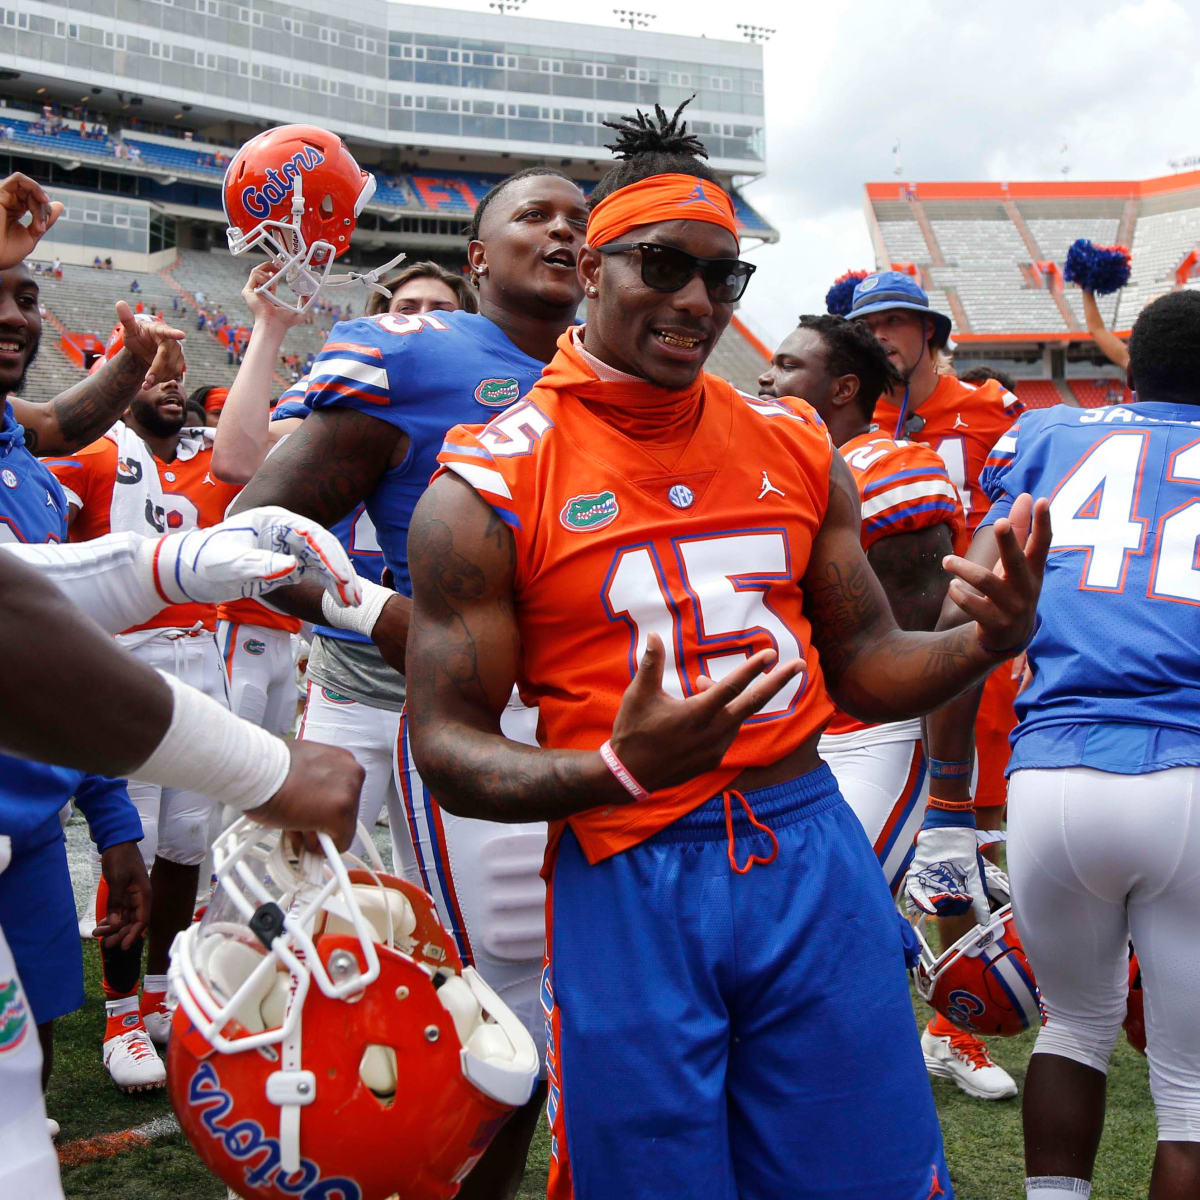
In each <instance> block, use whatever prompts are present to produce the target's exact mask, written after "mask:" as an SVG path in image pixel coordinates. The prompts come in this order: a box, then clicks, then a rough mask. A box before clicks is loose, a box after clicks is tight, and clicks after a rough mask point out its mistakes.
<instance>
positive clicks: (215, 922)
mask: <svg viewBox="0 0 1200 1200" xmlns="http://www.w3.org/2000/svg"><path fill="white" fill-rule="evenodd" d="M366 840H367V841H368V844H369V839H366ZM321 845H322V848H323V851H324V853H323V854H320V855H317V854H312V853H309V852H308V851H300V852H298V853H297V852H293V851H292V850H290V849H289V842H288V839H287V837H286V835H280V834H279V833H278V832H277V831H272V830H267V829H264V828H262V827H261V826H258V825H257V824H255V823H254V822H252V821H250V820H249V819H247V818H242V819H241V820H239V821H237V822H235V823H234V824H233V825H232V826H230V828H229V829H228V830H227V831H226V832H225V833H224V834H222V835H221V837H220V838H219V839H218V840H217V843H216V845H215V846H214V856H215V861H216V873H217V887H216V891H215V893H214V896H213V900H212V902H211V903H210V904H209V906H208V909H207V911H206V912H205V915H204V918H203V919H202V920H201V921H200V922H199V923H198V924H195V925H192V926H191V927H190V928H189V929H188V930H186V931H185V932H184V933H181V934H180V935H179V936H178V937H177V938H176V941H175V945H174V946H173V947H172V950H171V984H172V987H173V990H174V991H175V993H176V994H177V996H178V998H179V1007H178V1008H177V1010H176V1013H175V1017H174V1022H173V1025H172V1030H171V1041H170V1048H169V1051H168V1056H167V1086H168V1088H169V1090H170V1094H171V1102H172V1104H173V1105H174V1107H175V1112H176V1114H177V1115H178V1117H179V1123H180V1125H181V1126H182V1128H183V1131H184V1133H185V1134H186V1135H187V1137H188V1140H189V1141H190V1142H191V1144H192V1146H193V1148H194V1149H195V1150H196V1152H197V1154H199V1156H200V1158H201V1159H202V1160H203V1161H204V1163H205V1164H206V1165H207V1166H208V1167H209V1169H210V1170H211V1171H213V1173H214V1174H216V1175H217V1176H219V1177H220V1178H221V1179H222V1180H224V1182H225V1183H226V1184H227V1185H228V1186H229V1187H230V1188H232V1189H233V1191H235V1192H236V1193H237V1194H238V1195H239V1196H242V1197H245V1198H246V1200H252V1198H253V1200H267V1198H270V1200H283V1197H303V1198H305V1200H385V1198H386V1197H390V1196H395V1195H399V1197H400V1198H401V1200H442V1198H445V1197H451V1196H453V1195H454V1194H455V1193H456V1192H457V1191H458V1186H459V1183H460V1182H461V1180H462V1179H463V1178H464V1177H465V1175H466V1174H467V1172H468V1171H469V1170H470V1169H471V1167H472V1166H473V1165H474V1163H475V1162H476V1161H477V1159H478V1158H479V1156H480V1155H481V1154H482V1153H483V1151H484V1150H485V1149H486V1148H487V1145H488V1143H489V1141H490V1140H491V1138H492V1136H493V1135H494V1134H495V1133H496V1131H497V1130H498V1129H499V1128H500V1127H501V1126H502V1125H503V1124H504V1122H505V1120H506V1119H507V1118H508V1116H509V1115H510V1114H511V1112H512V1111H513V1110H514V1109H515V1108H517V1107H519V1106H520V1105H522V1104H524V1103H525V1102H526V1101H527V1100H528V1099H529V1097H530V1096H531V1095H532V1093H533V1088H534V1086H535V1084H536V1081H537V1077H538V1069H539V1064H538V1054H537V1049H536V1047H535V1046H534V1043H533V1040H532V1038H530V1036H529V1034H528V1033H527V1032H526V1031H525V1029H524V1027H523V1026H522V1025H521V1023H520V1021H518V1020H517V1018H516V1017H515V1016H514V1015H513V1013H512V1012H511V1011H510V1010H509V1009H508V1007H507V1006H506V1005H505V1004H504V1002H503V1001H502V1000H501V999H500V998H499V997H498V996H497V995H496V994H495V993H494V992H493V991H492V989H491V988H489V987H488V986H487V984H486V983H484V982H483V980H482V979H481V978H480V977H479V975H478V974H477V973H476V972H475V971H474V969H473V968H471V967H464V966H463V965H462V961H461V959H460V958H459V956H458V953H457V951H456V950H455V948H454V943H453V940H452V939H451V937H450V936H449V934H447V932H446V931H445V929H443V928H442V925H441V923H440V922H439V921H438V918H437V915H436V913H435V911H434V907H433V901H432V900H431V899H430V897H429V896H427V895H426V894H425V893H424V892H423V891H421V889H420V888H418V887H416V886H415V885H413V884H411V883H408V882H407V881H405V880H403V879H398V878H396V877H394V876H391V875H387V874H384V873H383V872H382V870H381V869H378V868H374V867H366V868H361V867H360V868H358V869H355V868H352V867H351V868H348V867H347V865H346V863H345V862H344V861H343V859H342V857H341V856H340V855H339V854H338V853H337V852H336V850H335V849H334V847H333V844H332V842H330V841H329V840H328V838H326V837H324V836H322V837H321Z"/></svg>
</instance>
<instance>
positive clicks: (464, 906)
mask: <svg viewBox="0 0 1200 1200" xmlns="http://www.w3.org/2000/svg"><path fill="white" fill-rule="evenodd" d="M500 725H501V729H502V730H503V731H504V735H505V736H506V737H508V738H510V739H511V740H513V741H515V742H524V743H525V744H526V745H530V746H536V745H537V737H536V734H537V709H533V708H526V707H525V705H523V704H522V703H521V702H520V700H519V699H518V697H517V694H516V692H515V691H514V692H513V696H512V699H510V700H509V703H508V707H507V708H506V709H505V711H504V715H503V717H502V718H501V723H500ZM397 774H398V777H399V790H400V795H401V798H402V800H403V802H404V809H405V814H406V823H405V825H404V826H403V828H406V829H408V831H409V833H410V834H411V836H412V841H413V849H414V850H415V852H416V859H417V866H418V869H419V870H420V883H421V886H422V887H423V888H424V889H425V890H426V891H427V892H428V893H429V894H430V895H431V896H432V897H433V899H434V902H435V903H436V904H437V910H438V916H439V917H440V918H441V920H442V923H443V924H444V925H445V926H446V928H447V929H448V930H449V931H450V933H451V935H452V936H453V937H454V939H455V943H456V945H457V946H458V952H459V954H460V955H462V957H463V959H464V961H466V962H469V963H473V964H474V966H475V969H476V970H477V971H478V972H479V973H480V974H481V975H482V976H483V978H484V979H485V980H486V981H487V983H488V984H490V985H491V987H493V988H494V989H495V990H496V991H497V992H498V993H499V995H500V996H501V998H502V999H503V1000H504V1002H505V1003H506V1004H507V1005H508V1006H509V1008H511V1009H512V1010H513V1012H514V1013H516V1015H517V1017H518V1019H519V1020H520V1021H521V1023H522V1024H523V1025H524V1026H525V1028H526V1029H528V1030H529V1033H530V1036H531V1037H532V1038H533V1040H534V1043H535V1044H536V1045H537V1048H538V1053H539V1055H540V1056H541V1059H542V1064H543V1068H544V1066H545V1061H546V1016H545V1014H544V1013H543V1012H542V1005H541V978H542V965H543V957H544V954H545V949H546V884H545V881H544V880H543V879H542V876H541V870H542V860H543V858H544V857H545V853H546V823H545V821H529V822H524V823H520V824H508V823H503V822H497V821H477V820H473V819H471V818H469V817H456V816H454V815H453V814H452V813H448V812H446V811H445V810H444V809H442V808H441V807H439V806H438V805H437V804H436V803H435V802H434V799H433V797H432V796H431V795H430V794H429V791H428V789H427V788H426V787H425V785H424V783H423V782H422V781H421V776H420V775H419V774H418V772H417V768H416V765H415V764H414V763H413V760H412V753H411V751H410V748H409V745H408V736H407V722H402V723H401V726H400V740H399V743H398V745H397ZM397 833H398V828H397V823H396V822H395V821H393V822H392V837H393V840H395V838H396V836H397Z"/></svg>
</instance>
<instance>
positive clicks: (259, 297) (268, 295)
mask: <svg viewBox="0 0 1200 1200" xmlns="http://www.w3.org/2000/svg"><path fill="white" fill-rule="evenodd" d="M278 274H279V267H278V266H277V265H276V264H275V263H272V262H265V263H259V264H258V266H256V267H255V268H254V269H253V270H252V271H251V272H250V277H249V278H248V279H247V280H246V285H245V287H243V288H242V300H243V301H244V302H245V305H246V307H247V308H248V309H249V310H250V315H251V316H252V317H253V318H254V325H255V328H257V327H258V326H260V325H264V326H266V327H267V328H269V329H272V330H276V331H278V332H279V333H285V332H286V331H287V330H289V329H291V328H292V326H293V325H299V324H300V323H301V321H304V320H306V319H307V317H308V314H307V313H302V312H297V311H296V310H295V309H293V308H285V307H284V306H283V305H282V304H277V303H276V302H275V299H274V297H273V296H272V292H273V291H274V287H273V286H272V284H273V282H274V280H275V278H276V276H277V275H278ZM279 282H282V280H280V281H279Z"/></svg>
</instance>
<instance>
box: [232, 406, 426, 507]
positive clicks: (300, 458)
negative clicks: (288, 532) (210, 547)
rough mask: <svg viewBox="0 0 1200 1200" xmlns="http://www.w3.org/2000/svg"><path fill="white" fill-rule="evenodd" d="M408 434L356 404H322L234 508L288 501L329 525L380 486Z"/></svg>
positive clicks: (251, 482) (264, 465)
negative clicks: (324, 406)
mask: <svg viewBox="0 0 1200 1200" xmlns="http://www.w3.org/2000/svg"><path fill="white" fill-rule="evenodd" d="M407 445H408V438H407V435H405V434H403V433H402V432H401V431H400V430H398V429H397V428H396V427H395V426H394V425H390V424H388V423H387V422H386V421H380V420H379V419H377V418H376V417H370V416H366V415H365V414H363V413H360V412H358V411H356V410H355V409H350V408H338V409H332V410H324V409H323V410H319V411H317V412H315V413H313V414H312V416H310V417H309V418H308V419H307V420H306V421H305V422H304V424H303V425H302V426H301V427H300V428H299V429H298V430H297V431H296V432H295V433H294V434H292V436H291V437H289V438H288V439H287V440H286V441H285V442H284V443H283V444H282V445H281V446H280V447H279V449H277V450H276V451H275V452H274V453H273V454H272V455H271V457H270V458H268V459H267V461H266V462H265V463H263V465H262V466H261V467H259V469H258V471H257V472H256V473H255V476H254V478H253V479H251V480H250V482H249V483H248V484H246V486H245V487H244V488H243V489H242V491H241V494H240V495H239V496H238V498H237V500H236V501H234V504H233V508H232V510H231V511H232V512H243V511H244V510H245V509H247V508H254V507H255V506H256V505H260V504H282V505H283V506H284V508H289V509H291V510H292V511H293V512H297V513H299V514H300V515H301V516H304V517H312V518H313V519H314V520H317V521H320V522H321V523H322V524H323V525H326V526H329V525H332V524H333V523H334V522H336V521H338V520H340V519H341V518H342V517H344V516H345V515H346V514H347V513H348V512H349V511H350V510H351V509H352V508H353V507H354V506H355V505H356V504H358V503H360V502H361V501H363V500H365V499H366V498H367V496H369V495H370V494H371V492H372V491H373V490H374V488H375V485H376V483H378V481H379V478H380V476H381V475H383V473H384V472H385V471H386V470H387V469H388V464H389V462H390V460H391V458H392V455H393V452H394V450H395V449H396V448H397V447H398V446H399V447H400V448H401V449H405V450H406V449H407Z"/></svg>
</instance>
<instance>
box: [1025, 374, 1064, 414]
mask: <svg viewBox="0 0 1200 1200" xmlns="http://www.w3.org/2000/svg"><path fill="white" fill-rule="evenodd" d="M1017 398H1018V399H1019V400H1020V401H1021V402H1022V403H1023V404H1024V405H1025V407H1026V408H1053V407H1054V406H1055V405H1056V404H1063V403H1065V401H1064V399H1063V396H1062V394H1061V393H1060V392H1059V390H1058V388H1056V387H1055V386H1054V381H1053V380H1051V379H1021V380H1019V381H1018V382H1017Z"/></svg>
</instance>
